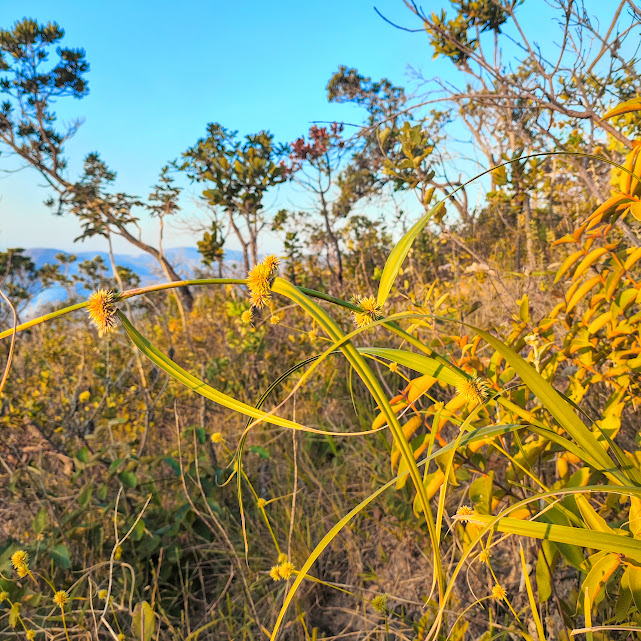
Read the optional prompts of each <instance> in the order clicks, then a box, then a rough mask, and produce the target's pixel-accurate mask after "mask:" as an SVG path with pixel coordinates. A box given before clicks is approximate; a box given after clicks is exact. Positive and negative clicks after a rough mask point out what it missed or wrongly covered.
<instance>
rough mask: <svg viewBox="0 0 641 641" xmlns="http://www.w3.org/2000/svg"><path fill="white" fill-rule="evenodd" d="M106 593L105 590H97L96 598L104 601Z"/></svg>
mask: <svg viewBox="0 0 641 641" xmlns="http://www.w3.org/2000/svg"><path fill="white" fill-rule="evenodd" d="M107 594H109V593H108V592H107V590H100V592H98V598H99V599H100V600H101V601H104V600H105V599H106V598H107Z"/></svg>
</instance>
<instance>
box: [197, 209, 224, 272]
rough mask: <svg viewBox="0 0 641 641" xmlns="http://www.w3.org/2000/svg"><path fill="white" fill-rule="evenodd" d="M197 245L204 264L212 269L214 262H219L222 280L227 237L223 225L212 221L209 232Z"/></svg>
mask: <svg viewBox="0 0 641 641" xmlns="http://www.w3.org/2000/svg"><path fill="white" fill-rule="evenodd" d="M197 244H198V251H199V252H200V255H201V256H202V261H203V263H205V265H207V266H208V267H211V266H212V265H213V264H214V262H217V263H218V278H222V277H223V260H224V258H225V252H224V250H223V247H224V245H225V237H224V235H223V229H222V225H221V224H220V223H219V222H218V221H216V220H214V221H212V223H211V227H210V229H209V231H206V232H205V233H204V234H203V238H202V240H199V241H198V243H197Z"/></svg>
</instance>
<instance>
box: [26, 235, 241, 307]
mask: <svg viewBox="0 0 641 641" xmlns="http://www.w3.org/2000/svg"><path fill="white" fill-rule="evenodd" d="M24 253H25V255H27V256H29V257H30V258H31V260H32V261H33V262H34V263H35V265H36V268H38V269H39V268H40V267H43V266H44V265H47V264H49V265H57V264H58V261H57V260H56V255H57V254H65V255H66V256H69V255H71V254H73V255H74V256H75V257H76V260H75V261H74V262H73V263H71V265H70V266H69V271H68V274H69V276H71V275H73V274H77V273H78V266H79V264H80V263H82V262H83V261H85V260H92V259H94V258H96V257H97V256H100V258H102V260H103V262H104V263H105V266H106V268H107V271H106V274H107V276H112V275H113V274H112V270H111V263H110V260H109V254H108V253H107V252H100V251H79V252H67V251H62V250H60V249H54V248H50V247H32V248H30V249H25V252H24ZM165 255H166V256H167V259H168V260H169V262H170V263H171V264H172V265H173V266H174V268H175V269H176V271H177V272H178V273H179V274H180V275H181V276H183V277H184V278H191V277H193V275H194V272H195V270H196V269H197V268H198V267H200V268H202V267H204V265H203V264H202V263H201V256H200V254H199V253H198V250H197V249H196V248H194V247H172V248H169V249H166V250H165ZM114 258H115V261H116V265H118V266H119V267H127V268H128V269H130V270H131V271H132V272H134V273H135V274H137V276H138V277H139V278H140V284H141V285H151V284H152V283H157V282H162V281H164V280H166V278H165V275H164V274H163V273H162V270H161V269H160V266H159V265H158V262H157V261H156V260H155V259H154V258H153V257H152V256H149V254H143V253H141V254H121V253H116V254H114ZM225 263H226V265H228V266H229V267H233V266H234V265H236V266H237V267H238V268H240V269H242V263H243V255H242V252H240V251H237V250H225ZM87 293H88V292H86V291H84V289H83V288H82V287H81V286H80V285H79V286H78V294H80V295H86V294H87ZM66 297H67V293H66V291H65V289H64V288H63V287H62V286H60V285H53V286H51V287H48V288H47V289H45V290H43V291H42V292H40V293H39V294H38V295H37V296H36V298H35V299H34V300H33V301H32V303H31V305H29V308H28V309H27V310H25V312H24V313H23V318H25V319H26V318H29V317H31V316H33V315H35V314H37V313H38V310H39V309H40V308H42V307H43V306H46V305H49V304H52V303H56V302H60V301H64V300H65V299H66Z"/></svg>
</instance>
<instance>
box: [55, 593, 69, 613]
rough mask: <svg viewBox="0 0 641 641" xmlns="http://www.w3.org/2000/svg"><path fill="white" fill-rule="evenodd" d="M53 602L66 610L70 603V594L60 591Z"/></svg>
mask: <svg viewBox="0 0 641 641" xmlns="http://www.w3.org/2000/svg"><path fill="white" fill-rule="evenodd" d="M53 602H54V603H55V604H56V605H57V606H58V607H59V608H60V609H62V608H64V607H65V605H67V603H69V592H67V591H66V590H58V591H57V592H56V593H55V594H54V595H53Z"/></svg>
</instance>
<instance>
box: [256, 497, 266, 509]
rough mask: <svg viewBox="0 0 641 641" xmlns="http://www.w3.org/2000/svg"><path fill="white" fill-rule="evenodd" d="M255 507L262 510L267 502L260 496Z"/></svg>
mask: <svg viewBox="0 0 641 641" xmlns="http://www.w3.org/2000/svg"><path fill="white" fill-rule="evenodd" d="M256 505H257V506H258V507H259V508H260V509H262V508H264V507H265V506H266V505H267V501H266V500H265V499H264V498H263V497H262V496H261V497H260V498H259V499H258V501H256Z"/></svg>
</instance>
